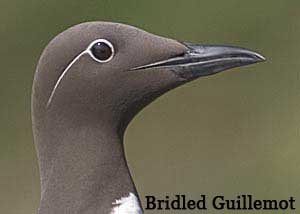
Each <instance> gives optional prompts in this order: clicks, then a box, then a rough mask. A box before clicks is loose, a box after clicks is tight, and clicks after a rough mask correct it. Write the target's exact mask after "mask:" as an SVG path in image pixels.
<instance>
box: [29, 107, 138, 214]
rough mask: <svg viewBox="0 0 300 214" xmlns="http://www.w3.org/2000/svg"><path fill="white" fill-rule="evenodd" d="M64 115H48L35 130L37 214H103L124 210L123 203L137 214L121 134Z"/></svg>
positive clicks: (85, 117) (83, 117)
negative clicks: (38, 184)
mask: <svg viewBox="0 0 300 214" xmlns="http://www.w3.org/2000/svg"><path fill="white" fill-rule="evenodd" d="M69 112H70V111H69ZM85 112H86V111H85ZM68 114H69V113H68V112H64V114H63V115H64V117H61V115H62V114H57V112H56V114H52V113H51V112H48V115H47V118H45V119H44V121H40V123H44V124H46V125H44V126H43V125H41V126H42V128H41V129H39V130H36V131H35V138H36V139H35V141H36V144H37V150H38V153H39V161H40V171H41V188H42V194H41V203H40V208H39V214H48V213H49V214H50V213H51V214H52V213H80V214H86V213H99V214H106V213H107V214H109V213H115V212H116V210H118V209H119V210H125V211H126V209H127V208H128V207H126V206H127V205H126V204H125V203H127V204H128V205H130V206H131V208H132V209H134V210H135V212H132V211H133V210H132V211H131V212H130V213H134V214H138V213H139V214H140V213H142V211H141V208H140V201H139V199H138V198H137V192H136V189H135V186H134V183H133V181H132V179H131V175H130V172H129V169H128V166H127V161H126V159H125V155H124V148H123V135H121V136H120V134H118V132H117V130H116V129H115V128H114V126H113V125H108V124H107V123H106V124H105V125H104V124H102V123H101V122H99V121H97V120H96V119H95V118H97V117H95V116H96V115H93V114H86V113H84V114H80V113H79V114H76V117H74V114H73V115H68ZM104 120H105V119H104ZM101 121H102V120H101ZM38 123H39V122H38V121H35V125H36V127H40V126H39V124H38ZM126 199H128V200H129V201H128V200H127V201H126ZM125 205H126V206H125ZM122 206H123V208H122ZM118 213H119V214H122V212H118ZM124 214H125V213H124Z"/></svg>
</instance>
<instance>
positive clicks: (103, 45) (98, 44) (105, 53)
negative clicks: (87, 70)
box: [88, 39, 114, 63]
mask: <svg viewBox="0 0 300 214" xmlns="http://www.w3.org/2000/svg"><path fill="white" fill-rule="evenodd" d="M88 51H89V53H90V55H91V56H92V58H93V59H94V60H96V61H97V62H102V63H103V62H108V61H110V60H111V59H112V58H113V57H114V46H113V45H112V44H111V43H110V42H109V41H107V40H106V39H97V40H95V41H94V42H92V43H91V44H90V46H89V48H88Z"/></svg>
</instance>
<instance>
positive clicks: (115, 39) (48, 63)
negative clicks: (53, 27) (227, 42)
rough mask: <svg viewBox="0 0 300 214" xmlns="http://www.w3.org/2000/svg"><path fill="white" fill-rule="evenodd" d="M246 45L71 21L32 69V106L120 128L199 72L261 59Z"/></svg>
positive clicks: (199, 75)
mask: <svg viewBox="0 0 300 214" xmlns="http://www.w3.org/2000/svg"><path fill="white" fill-rule="evenodd" d="M263 60H264V58H263V57H262V56H261V55H259V54H257V53H255V52H253V51H250V50H247V49H243V48H237V47H230V46H212V45H211V46H208V45H194V44H191V43H183V42H178V41H176V40H173V39H168V38H163V37H160V36H156V35H153V34H150V33H147V32H145V31H143V30H140V29H138V28H135V27H131V26H128V25H124V24H116V23H108V22H89V23H83V24H79V25H76V26H74V27H71V28H70V29H68V30H66V31H64V32H63V33H61V34H59V35H58V36H57V37H55V38H54V39H53V40H52V41H51V42H50V43H49V45H48V46H47V47H46V49H45V50H44V52H43V54H42V56H41V58H40V61H39V64H38V68H37V72H36V76H35V82H34V88H33V92H34V93H33V107H34V109H35V108H36V109H39V111H42V112H43V115H44V116H45V115H47V114H51V112H55V113H57V111H62V112H64V114H71V113H72V114H73V115H77V116H79V115H89V114H91V115H93V116H92V117H95V118H97V117H98V116H99V117H107V119H108V120H111V121H117V126H118V128H119V129H121V130H124V128H125V127H126V125H127V124H128V123H129V121H130V120H131V119H132V118H133V116H134V115H135V114H136V113H137V112H138V111H139V110H141V109H142V108H143V107H144V106H146V105H147V104H149V103H150V102H151V101H153V100H154V99H155V98H157V97H159V96H160V95H162V94H164V93H165V92H166V91H168V90H170V89H173V88H175V87H177V86H179V85H182V84H183V83H186V82H189V81H191V80H194V79H196V78H198V77H201V76H207V75H211V74H215V73H218V72H220V71H224V70H226V69H229V68H233V67H238V66H244V65H248V64H252V63H256V62H261V61H263Z"/></svg>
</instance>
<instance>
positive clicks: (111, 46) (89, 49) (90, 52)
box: [47, 39, 115, 107]
mask: <svg viewBox="0 0 300 214" xmlns="http://www.w3.org/2000/svg"><path fill="white" fill-rule="evenodd" d="M98 42H103V43H105V44H106V45H108V46H109V47H110V48H111V52H112V54H111V56H110V57H109V58H108V59H106V60H99V59H97V58H96V57H95V56H94V55H93V53H92V51H91V48H92V47H93V45H94V44H96V43H98ZM84 54H88V55H89V56H90V57H91V58H92V59H93V60H95V61H96V62H99V63H105V62H109V61H110V60H112V58H113V57H114V55H115V50H114V46H113V45H112V44H111V43H110V42H109V41H108V40H106V39H97V40H94V41H93V42H91V43H90V45H89V46H88V47H87V49H85V50H84V51H82V52H81V53H79V54H78V55H77V56H76V57H75V58H74V59H73V60H72V61H71V62H70V63H69V64H68V66H67V67H66V68H65V70H64V71H63V72H62V74H61V75H60V76H59V78H58V80H57V81H56V83H55V85H54V87H53V89H52V91H51V94H50V97H49V99H48V102H47V107H48V106H49V105H50V104H51V101H52V99H53V96H54V94H55V91H56V90H57V88H58V86H59V84H60V82H61V81H62V79H63V77H64V76H65V75H66V73H67V72H68V71H69V70H70V68H71V67H72V65H74V63H75V62H76V61H77V60H78V59H79V58H80V57H81V56H83V55H84Z"/></svg>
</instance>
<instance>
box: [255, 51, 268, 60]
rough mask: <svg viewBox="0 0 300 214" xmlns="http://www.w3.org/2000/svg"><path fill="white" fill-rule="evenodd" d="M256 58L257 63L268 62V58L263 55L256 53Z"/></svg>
mask: <svg viewBox="0 0 300 214" xmlns="http://www.w3.org/2000/svg"><path fill="white" fill-rule="evenodd" d="M254 57H255V59H256V61H257V62H265V61H266V60H267V59H266V57H264V56H263V55H261V54H259V53H255V55H254Z"/></svg>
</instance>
